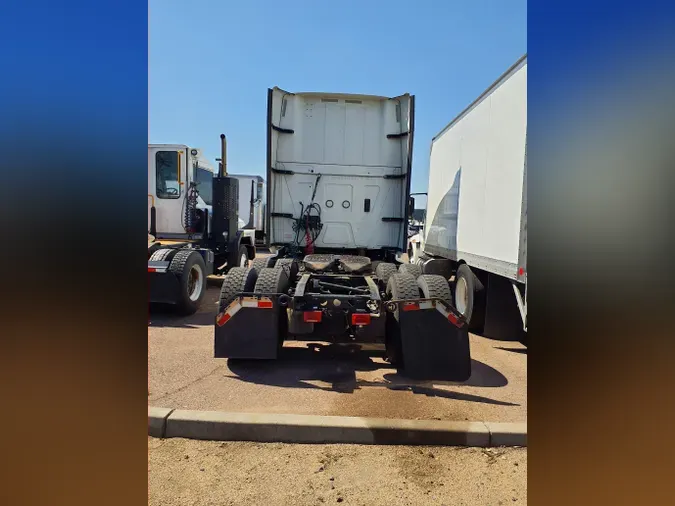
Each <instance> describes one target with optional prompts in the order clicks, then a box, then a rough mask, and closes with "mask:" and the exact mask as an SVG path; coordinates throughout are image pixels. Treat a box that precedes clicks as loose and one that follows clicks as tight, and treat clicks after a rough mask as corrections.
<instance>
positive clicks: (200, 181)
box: [195, 166, 213, 206]
mask: <svg viewBox="0 0 675 506" xmlns="http://www.w3.org/2000/svg"><path fill="white" fill-rule="evenodd" d="M196 172H197V174H196V176H197V177H196V181H195V182H196V183H197V191H198V192H199V196H200V197H201V198H202V200H203V201H204V202H205V203H206V205H209V206H210V205H212V201H213V173H212V172H211V171H208V170H206V169H203V168H201V167H199V166H197V171H196Z"/></svg>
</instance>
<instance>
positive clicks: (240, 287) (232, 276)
mask: <svg viewBox="0 0 675 506" xmlns="http://www.w3.org/2000/svg"><path fill="white" fill-rule="evenodd" d="M257 279H258V273H257V272H256V271H255V270H254V269H249V268H248V267H233V268H232V269H230V271H229V272H228V273H227V274H226V275H225V277H224V278H223V286H222V287H221V288H220V301H219V303H218V308H219V310H220V311H221V312H222V311H225V309H227V306H229V305H230V304H232V301H233V300H234V299H236V298H237V295H239V294H240V293H242V292H252V291H253V289H254V288H255V282H256V281H257Z"/></svg>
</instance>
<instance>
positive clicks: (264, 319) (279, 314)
mask: <svg viewBox="0 0 675 506" xmlns="http://www.w3.org/2000/svg"><path fill="white" fill-rule="evenodd" d="M284 323H286V324H287V319H286V308H285V307H282V306H281V304H280V303H279V300H278V297H277V296H251V297H246V296H242V297H239V298H237V299H235V300H234V302H232V303H231V304H230V305H229V306H228V307H227V308H226V309H225V311H223V312H222V313H218V314H217V315H216V323H215V343H214V357H215V358H241V359H276V358H277V355H278V353H279V348H280V347H281V344H282V342H283V340H282V338H283V336H282V334H281V332H282V331H283V330H284V329H285V328H286V325H284Z"/></svg>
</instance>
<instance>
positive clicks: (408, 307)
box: [401, 302, 420, 311]
mask: <svg viewBox="0 0 675 506" xmlns="http://www.w3.org/2000/svg"><path fill="white" fill-rule="evenodd" d="M419 308H420V305H419V304H417V303H416V302H405V303H403V307H402V308H401V309H403V311H418V310H419Z"/></svg>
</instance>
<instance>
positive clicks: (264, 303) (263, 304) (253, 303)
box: [241, 297, 274, 309]
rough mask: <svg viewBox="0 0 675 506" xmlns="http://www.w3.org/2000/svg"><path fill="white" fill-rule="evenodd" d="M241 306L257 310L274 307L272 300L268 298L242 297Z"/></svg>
mask: <svg viewBox="0 0 675 506" xmlns="http://www.w3.org/2000/svg"><path fill="white" fill-rule="evenodd" d="M241 305H242V306H243V307H255V308H258V309H272V308H273V307H274V304H273V303H272V299H270V298H269V297H261V298H260V299H258V298H256V297H243V298H242V299H241Z"/></svg>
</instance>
